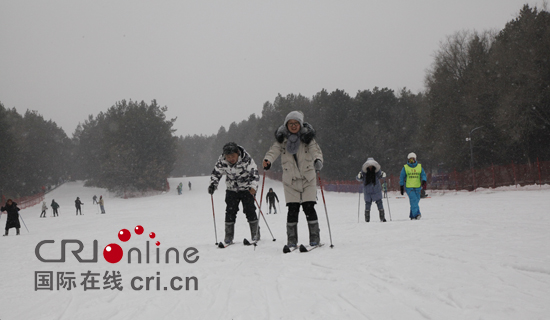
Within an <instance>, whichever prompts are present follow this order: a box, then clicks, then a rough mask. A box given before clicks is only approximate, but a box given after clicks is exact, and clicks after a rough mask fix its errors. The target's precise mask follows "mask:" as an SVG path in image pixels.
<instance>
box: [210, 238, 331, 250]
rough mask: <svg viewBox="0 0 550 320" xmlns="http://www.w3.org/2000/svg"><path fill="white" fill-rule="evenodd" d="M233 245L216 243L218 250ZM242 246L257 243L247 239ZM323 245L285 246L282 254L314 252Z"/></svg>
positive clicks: (231, 243)
mask: <svg viewBox="0 0 550 320" xmlns="http://www.w3.org/2000/svg"><path fill="white" fill-rule="evenodd" d="M233 244H235V242H230V243H228V244H225V243H223V242H220V243H218V248H220V249H225V248H227V247H229V246H230V245H233ZM243 244H244V245H245V246H256V245H257V241H252V242H250V241H248V239H244V240H243ZM323 245H324V244H323V243H320V244H318V245H315V246H304V245H303V244H301V245H300V246H299V247H298V246H296V247H289V246H287V245H285V246H284V247H283V253H290V252H292V251H294V250H296V249H298V250H300V252H310V251H311V250H314V249H317V248H319V247H322V246H323Z"/></svg>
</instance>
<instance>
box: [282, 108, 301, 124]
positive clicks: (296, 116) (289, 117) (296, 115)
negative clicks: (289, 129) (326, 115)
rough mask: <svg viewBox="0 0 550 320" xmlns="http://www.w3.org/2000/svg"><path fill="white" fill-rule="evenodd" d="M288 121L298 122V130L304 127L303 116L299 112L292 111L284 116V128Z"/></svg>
mask: <svg viewBox="0 0 550 320" xmlns="http://www.w3.org/2000/svg"><path fill="white" fill-rule="evenodd" d="M289 120H296V121H298V122H300V128H303V127H304V114H303V113H302V112H301V111H292V112H290V113H289V114H287V115H286V118H285V124H284V126H285V128H286V124H287V123H288V121H289Z"/></svg>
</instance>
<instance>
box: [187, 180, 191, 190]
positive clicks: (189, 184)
mask: <svg viewBox="0 0 550 320" xmlns="http://www.w3.org/2000/svg"><path fill="white" fill-rule="evenodd" d="M187 185H188V186H189V191H191V181H189V183H188V184H187Z"/></svg>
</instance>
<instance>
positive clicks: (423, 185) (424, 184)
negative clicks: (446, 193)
mask: <svg viewBox="0 0 550 320" xmlns="http://www.w3.org/2000/svg"><path fill="white" fill-rule="evenodd" d="M427 186H428V184H427V183H426V181H422V189H424V190H426V187H427Z"/></svg>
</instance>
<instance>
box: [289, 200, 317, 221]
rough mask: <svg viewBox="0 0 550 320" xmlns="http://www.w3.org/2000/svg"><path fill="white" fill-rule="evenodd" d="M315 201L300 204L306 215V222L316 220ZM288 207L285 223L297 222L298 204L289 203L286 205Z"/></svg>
mask: <svg viewBox="0 0 550 320" xmlns="http://www.w3.org/2000/svg"><path fill="white" fill-rule="evenodd" d="M315 204H316V202H315V201H307V202H302V208H303V209H304V213H305V214H306V220H307V221H315V220H317V212H316V211H315ZM286 205H287V207H288V215H287V217H286V222H289V223H292V222H298V214H299V213H300V204H299V203H297V202H291V203H287V204H286Z"/></svg>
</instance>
